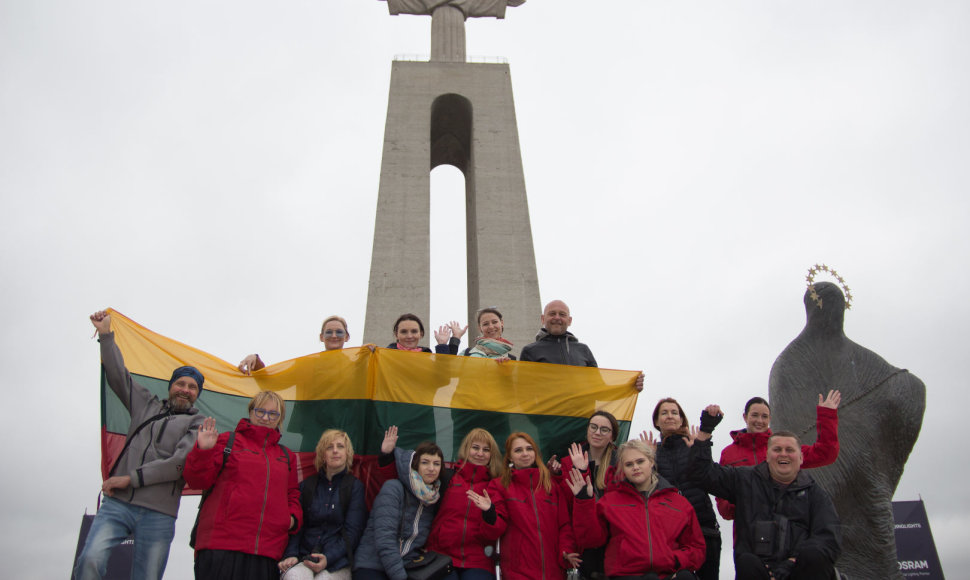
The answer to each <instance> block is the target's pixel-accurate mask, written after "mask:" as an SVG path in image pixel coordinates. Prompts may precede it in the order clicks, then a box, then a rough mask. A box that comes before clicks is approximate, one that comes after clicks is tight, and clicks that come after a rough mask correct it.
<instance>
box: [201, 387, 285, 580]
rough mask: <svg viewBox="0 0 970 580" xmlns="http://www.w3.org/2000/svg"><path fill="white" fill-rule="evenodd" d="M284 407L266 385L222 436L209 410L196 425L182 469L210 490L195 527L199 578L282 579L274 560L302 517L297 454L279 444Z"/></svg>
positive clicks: (279, 555)
mask: <svg viewBox="0 0 970 580" xmlns="http://www.w3.org/2000/svg"><path fill="white" fill-rule="evenodd" d="M285 412H286V408H285V407H284V406H283V399H281V398H280V396H279V395H277V394H276V393H273V392H270V391H262V392H260V393H258V394H257V395H256V396H255V397H253V399H252V400H251V401H250V402H249V417H248V418H245V419H240V420H239V423H238V424H237V425H236V430H235V431H233V432H226V433H223V434H221V435H220V434H219V432H218V431H216V421H215V419H213V418H212V417H208V418H207V419H206V420H205V421H204V422H203V424H202V427H201V428H200V429H199V437H198V439H197V440H196V443H195V447H193V448H192V451H190V452H189V455H188V457H187V458H186V460H185V471H184V476H185V481H186V482H187V483H188V484H189V485H190V486H191V487H194V488H195V489H208V490H209V495H208V496H207V497H206V499H205V503H203V504H202V506H201V508H200V512H199V521H198V529H197V532H196V540H195V550H196V552H195V577H196V578H198V579H203V578H204V579H206V580H210V579H214V580H222V579H225V580H278V578H279V575H280V571H279V568H278V567H277V562H278V561H279V560H280V559H281V557H282V556H283V550H284V549H285V548H286V543H287V541H288V540H289V534H292V533H294V532H296V530H298V529H299V527H300V524H301V522H302V519H303V509H302V507H301V506H300V488H299V487H298V486H297V481H296V479H297V478H296V470H297V463H296V455H295V454H294V453H292V452H290V451H289V450H288V449H286V448H285V447H283V446H281V445H280V444H279V441H280V431H279V429H278V426H279V424H280V422H281V421H282V420H283V417H284V413H285ZM230 438H231V448H230V450H229V453H228V454H226V453H225V450H226V447H227V446H229V445H230Z"/></svg>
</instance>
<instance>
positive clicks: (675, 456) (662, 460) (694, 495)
mask: <svg viewBox="0 0 970 580" xmlns="http://www.w3.org/2000/svg"><path fill="white" fill-rule="evenodd" d="M689 462H690V447H688V446H687V441H685V440H684V437H683V435H676V434H675V435H669V436H668V437H667V438H666V439H664V440H663V442H662V443H661V444H660V445H658V446H657V473H659V474H660V475H662V476H663V477H664V479H666V480H667V481H669V482H670V483H671V484H673V485H674V486H676V487H677V489H679V490H680V493H681V495H683V496H684V497H686V498H687V501H689V502H690V505H691V506H692V507H693V508H694V511H695V512H696V513H697V521H698V522H700V524H701V530H702V531H703V532H704V535H705V536H716V535H718V534H720V531H719V530H718V525H717V517H715V516H714V505H713V504H712V503H711V496H709V495H707V492H706V491H704V489H703V488H702V487H701V486H699V485H698V484H697V482H694V481H691V480H690V479H688V478H687V465H688V464H689Z"/></svg>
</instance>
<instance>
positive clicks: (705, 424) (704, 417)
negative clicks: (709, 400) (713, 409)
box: [701, 409, 724, 433]
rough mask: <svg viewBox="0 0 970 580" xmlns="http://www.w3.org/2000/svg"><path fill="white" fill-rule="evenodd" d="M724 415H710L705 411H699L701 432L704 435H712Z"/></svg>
mask: <svg viewBox="0 0 970 580" xmlns="http://www.w3.org/2000/svg"><path fill="white" fill-rule="evenodd" d="M723 418H724V415H716V416H715V415H711V414H709V413H708V412H707V409H704V410H703V411H701V431H703V432H704V433H713V432H714V428H715V427H717V424H718V423H720V422H721V419H723Z"/></svg>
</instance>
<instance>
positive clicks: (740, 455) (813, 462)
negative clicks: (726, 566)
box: [717, 407, 839, 520]
mask: <svg viewBox="0 0 970 580" xmlns="http://www.w3.org/2000/svg"><path fill="white" fill-rule="evenodd" d="M815 413H816V421H815V430H816V432H817V433H818V437H817V438H816V440H815V444H814V445H802V469H810V468H812V467H822V466H825V465H829V464H831V463H834V462H835V460H836V459H838V457H839V412H838V410H837V409H829V408H828V407H816V410H815ZM769 437H771V429H768V430H766V431H763V432H761V433H748V430H747V429H741V430H738V431H731V438H732V439H733V440H734V443H731V444H730V445H728V446H727V447H725V448H724V449H723V450H722V451H721V461H720V463H721V465H727V466H730V467H741V466H743V465H749V466H753V465H757V464H759V463H761V462H762V461H764V460H765V455H766V453H767V451H768V438H769ZM717 511H718V512H720V513H721V517H723V518H724V519H726V520H733V519H734V505H733V504H732V503H731V502H729V501H727V500H726V499H722V498H717Z"/></svg>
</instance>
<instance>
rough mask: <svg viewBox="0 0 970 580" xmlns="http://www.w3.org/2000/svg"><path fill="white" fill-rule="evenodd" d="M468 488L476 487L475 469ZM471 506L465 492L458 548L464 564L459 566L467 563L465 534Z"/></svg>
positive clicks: (470, 501)
mask: <svg viewBox="0 0 970 580" xmlns="http://www.w3.org/2000/svg"><path fill="white" fill-rule="evenodd" d="M455 475H458V474H457V473H456V474H455ZM468 489H475V471H474V470H473V471H472V480H471V482H469V484H468ZM471 507H472V500H470V499H468V494H465V519H463V520H462V522H461V544H459V548H458V550H459V552H458V553H459V554H460V555H461V558H459V559H460V560H461V562H460V563H461V564H462V566H459V567H464V564H465V536H466V535H467V532H468V510H470V509H471ZM479 511H481V510H479Z"/></svg>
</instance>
